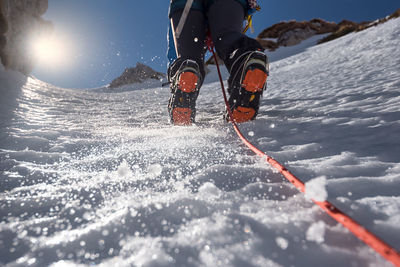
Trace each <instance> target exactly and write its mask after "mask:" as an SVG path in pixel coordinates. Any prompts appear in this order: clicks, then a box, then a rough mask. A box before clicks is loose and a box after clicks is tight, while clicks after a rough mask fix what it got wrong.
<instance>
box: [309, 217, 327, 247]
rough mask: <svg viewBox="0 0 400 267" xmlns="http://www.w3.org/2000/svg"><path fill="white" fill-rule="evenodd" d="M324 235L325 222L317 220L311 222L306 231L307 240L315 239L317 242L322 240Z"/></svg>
mask: <svg viewBox="0 0 400 267" xmlns="http://www.w3.org/2000/svg"><path fill="white" fill-rule="evenodd" d="M324 236H325V223H324V222H323V221H318V222H316V223H313V224H311V226H310V227H309V228H308V230H307V233H306V238H307V240H308V241H315V242H317V243H319V244H320V243H322V242H324Z"/></svg>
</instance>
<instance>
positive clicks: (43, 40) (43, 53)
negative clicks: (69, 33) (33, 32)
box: [31, 34, 71, 67]
mask: <svg viewBox="0 0 400 267" xmlns="http://www.w3.org/2000/svg"><path fill="white" fill-rule="evenodd" d="M31 47H32V53H33V56H34V58H35V59H36V60H37V63H38V64H41V65H42V64H43V65H46V66H48V67H59V66H63V65H65V64H67V63H68V61H69V58H70V57H71V48H70V45H69V42H68V41H67V40H66V38H61V37H59V36H56V35H55V34H49V35H41V36H38V37H36V38H34V39H33V40H32V42H31Z"/></svg>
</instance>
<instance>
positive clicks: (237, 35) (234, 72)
mask: <svg viewBox="0 0 400 267" xmlns="http://www.w3.org/2000/svg"><path fill="white" fill-rule="evenodd" d="M197 2H198V3H199V2H200V3H202V4H203V7H204V10H196V9H191V10H190V12H189V15H188V17H187V20H186V22H185V25H184V27H183V29H182V32H181V34H180V37H179V38H177V39H176V40H175V45H176V48H177V49H176V50H177V55H178V58H177V59H176V60H175V61H174V62H173V64H171V66H170V68H169V70H168V78H169V81H170V82H171V93H172V96H171V98H170V101H169V104H168V110H169V114H170V118H171V121H172V122H173V123H174V124H180V125H182V124H183V125H187V124H191V123H192V122H194V121H195V114H196V107H195V106H196V99H197V96H198V94H199V90H200V87H201V85H202V83H203V79H204V75H205V72H204V55H205V51H206V49H205V43H204V41H205V38H206V30H207V27H208V30H209V31H210V34H211V38H212V40H213V43H214V45H215V48H216V50H217V53H218V56H219V57H220V58H221V59H222V60H223V61H224V63H225V65H226V67H227V68H228V70H229V73H230V78H229V80H228V84H229V89H228V92H229V94H230V98H229V104H230V109H231V111H232V114H233V118H232V119H234V120H235V121H237V122H244V121H248V120H252V119H254V118H255V117H256V116H257V113H258V109H259V103H260V97H261V95H262V91H263V90H264V88H265V83H266V78H267V75H268V59H267V57H266V55H265V54H264V53H263V52H262V47H261V45H260V44H259V43H258V42H257V41H256V40H254V39H252V38H249V37H247V36H246V35H244V34H242V33H241V31H242V24H243V19H244V16H245V9H244V7H243V6H242V5H241V4H240V3H239V2H238V1H236V0H214V1H210V0H197ZM210 2H213V3H212V4H211V5H210V6H207V4H209V3H210ZM182 11H183V10H178V11H176V12H173V13H172V14H171V22H172V26H173V28H174V29H176V28H177V26H178V24H179V21H180V19H181V16H182Z"/></svg>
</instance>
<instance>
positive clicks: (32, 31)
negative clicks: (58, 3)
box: [0, 0, 52, 75]
mask: <svg viewBox="0 0 400 267" xmlns="http://www.w3.org/2000/svg"><path fill="white" fill-rule="evenodd" d="M47 8H48V0H0V59H1V62H2V64H3V65H4V66H5V67H6V68H8V69H13V70H17V71H20V72H22V73H23V74H25V75H27V74H29V73H30V72H31V71H32V69H33V66H34V55H33V54H32V52H31V47H30V46H31V43H30V42H31V39H32V38H33V35H37V34H41V33H43V32H47V31H51V30H52V24H51V22H49V21H45V20H44V19H43V18H41V16H42V15H43V14H44V13H45V12H46V10H47Z"/></svg>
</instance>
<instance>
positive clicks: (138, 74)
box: [108, 63, 165, 88]
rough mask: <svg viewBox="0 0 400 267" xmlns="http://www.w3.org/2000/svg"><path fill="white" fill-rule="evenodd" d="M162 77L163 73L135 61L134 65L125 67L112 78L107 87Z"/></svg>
mask: <svg viewBox="0 0 400 267" xmlns="http://www.w3.org/2000/svg"><path fill="white" fill-rule="evenodd" d="M163 77H165V75H164V74H163V73H160V72H157V71H155V70H153V69H152V68H150V67H148V66H146V65H144V64H141V63H137V64H136V67H134V68H127V69H125V71H124V72H123V73H122V74H121V76H119V77H118V78H116V79H115V80H113V81H112V82H111V83H110V85H109V86H108V87H110V88H116V87H120V86H123V85H126V84H132V83H143V82H144V81H146V80H148V79H155V80H160V79H162V78H163Z"/></svg>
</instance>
